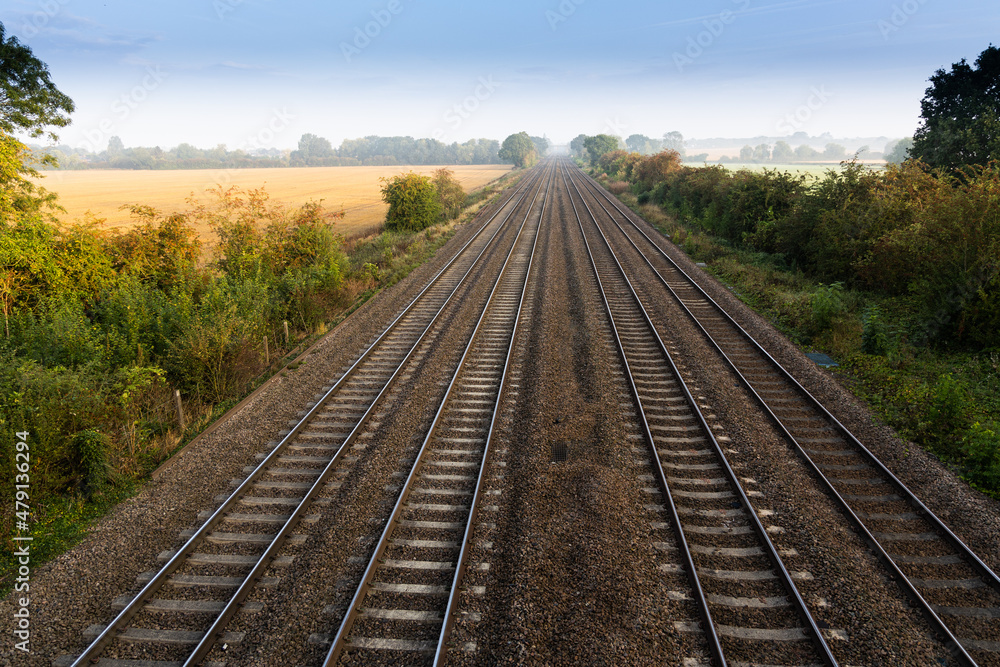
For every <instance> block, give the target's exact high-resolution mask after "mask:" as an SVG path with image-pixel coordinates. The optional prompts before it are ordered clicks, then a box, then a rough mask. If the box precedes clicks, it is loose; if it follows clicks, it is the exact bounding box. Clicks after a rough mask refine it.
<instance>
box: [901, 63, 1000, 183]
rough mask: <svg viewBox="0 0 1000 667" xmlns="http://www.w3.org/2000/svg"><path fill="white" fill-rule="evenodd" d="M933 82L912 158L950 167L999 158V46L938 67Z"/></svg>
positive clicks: (915, 138)
mask: <svg viewBox="0 0 1000 667" xmlns="http://www.w3.org/2000/svg"><path fill="white" fill-rule="evenodd" d="M930 82H931V85H930V87H929V88H928V89H927V93H926V95H925V96H924V99H923V101H921V103H920V116H921V118H922V119H923V124H922V125H921V126H920V127H919V128H918V129H917V133H916V135H915V136H914V138H913V147H912V148H911V149H910V157H914V158H920V159H921V160H923V161H924V162H926V163H927V164H929V165H931V166H933V167H949V168H955V167H961V166H963V165H986V164H988V163H989V162H991V161H993V160H1000V48H997V47H995V46H993V45H990V47H989V48H987V49H986V50H985V51H983V52H982V53H981V54H979V57H978V58H976V62H975V63H974V64H972V65H970V64H969V63H968V62H966V60H965V59H964V58H963V59H962V60H961V61H959V62H957V63H955V64H953V65H952V66H951V71H950V72H949V71H946V70H943V69H939V70H938V71H937V72H935V73H934V76H932V77H931V78H930Z"/></svg>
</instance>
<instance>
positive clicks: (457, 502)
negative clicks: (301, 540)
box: [323, 169, 553, 665]
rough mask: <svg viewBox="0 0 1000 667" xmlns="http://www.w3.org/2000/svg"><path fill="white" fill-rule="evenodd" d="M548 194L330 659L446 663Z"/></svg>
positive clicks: (507, 270) (490, 306)
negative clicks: (348, 658) (346, 658)
mask: <svg viewBox="0 0 1000 667" xmlns="http://www.w3.org/2000/svg"><path fill="white" fill-rule="evenodd" d="M548 171H549V172H550V173H549V174H548V175H547V178H548V180H549V181H550V182H551V179H552V177H553V173H551V172H552V170H551V169H549V170H548ZM545 189H546V190H548V187H547V186H546V188H545ZM546 199H547V193H543V192H542V189H541V188H539V190H538V191H536V194H535V197H534V200H533V201H532V204H531V205H530V206H529V207H528V209H527V211H526V213H525V215H524V218H523V220H522V221H521V224H520V227H519V230H518V236H517V237H516V239H515V242H514V244H513V246H512V248H511V251H510V254H509V255H508V257H507V260H506V262H505V263H504V267H503V269H502V270H501V272H500V275H499V277H498V278H497V281H496V283H495V284H494V286H493V290H492V291H491V293H490V296H489V298H488V300H487V302H486V304H485V306H484V308H483V311H482V314H481V315H480V318H479V320H478V322H477V324H476V328H475V330H474V332H473V334H472V336H471V338H470V340H469V343H468V345H467V346H466V348H465V350H464V352H463V354H462V359H461V361H460V362H459V364H458V367H457V368H456V370H455V373H454V376H453V377H452V379H451V382H450V384H449V386H448V389H447V391H446V392H445V395H444V397H443V399H442V400H441V403H440V406H439V407H438V410H437V413H436V415H435V417H434V420H433V422H432V423H431V426H430V428H429V430H428V432H427V435H426V437H425V438H424V440H423V444H422V445H421V447H420V450H419V452H418V453H417V455H416V457H415V459H414V461H413V465H412V467H411V469H410V471H409V474H408V475H407V477H406V480H405V481H404V483H403V484H402V485H401V487H400V488H399V496H398V499H397V501H396V504H395V506H394V508H393V511H392V514H391V515H390V517H389V519H388V521H387V522H386V524H385V528H384V530H383V531H382V534H381V537H380V538H379V540H378V542H377V543H376V544H375V546H374V549H373V551H372V554H371V557H370V558H369V560H368V564H367V566H366V568H365V572H364V574H363V575H362V577H361V581H360V582H359V584H358V586H357V589H356V591H355V593H354V595H353V598H352V600H351V602H350V604H349V605H348V608H347V610H346V613H345V614H344V617H343V619H342V621H341V623H340V626H339V628H338V629H337V632H336V634H335V635H333V637H332V640H331V642H330V648H329V651H328V653H327V655H326V658H325V660H324V663H323V664H324V665H335V664H337V663H338V661H339V660H340V658H341V657H342V656H345V657H347V656H349V657H350V659H351V660H352V661H360V663H361V664H400V663H402V662H405V663H406V664H423V663H427V664H435V665H437V664H440V663H441V661H442V660H443V658H444V655H445V653H446V652H447V649H448V637H449V633H450V630H451V627H452V624H453V623H454V621H455V618H456V615H457V601H458V597H459V595H460V590H461V585H462V580H463V577H464V574H465V571H466V569H467V568H468V567H469V563H468V552H469V550H470V547H471V540H472V535H473V533H474V528H475V522H476V516H477V514H478V512H479V509H480V506H481V504H482V502H483V500H484V497H485V492H486V489H485V488H484V487H485V478H484V475H485V473H486V470H487V464H488V461H489V458H490V455H491V453H492V450H491V444H492V441H493V433H494V427H495V424H496V422H497V419H498V417H499V409H500V406H501V404H502V398H503V394H504V391H505V383H506V378H507V375H508V371H509V368H510V363H511V354H512V351H513V347H514V339H515V336H516V333H517V329H518V322H519V318H520V314H521V310H522V307H523V304H524V295H525V292H526V290H527V287H528V275H529V274H530V271H531V266H532V260H533V258H534V254H535V247H536V245H537V239H538V232H539V229H540V227H541V219H542V217H543V215H544V213H545V202H546Z"/></svg>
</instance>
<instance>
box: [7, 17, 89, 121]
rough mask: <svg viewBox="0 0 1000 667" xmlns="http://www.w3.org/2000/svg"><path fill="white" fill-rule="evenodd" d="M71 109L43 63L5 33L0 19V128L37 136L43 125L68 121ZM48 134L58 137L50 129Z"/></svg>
mask: <svg viewBox="0 0 1000 667" xmlns="http://www.w3.org/2000/svg"><path fill="white" fill-rule="evenodd" d="M73 109H74V106H73V100H71V99H70V98H69V97H67V96H66V95H64V94H63V93H61V92H60V91H59V89H58V88H56V86H55V84H54V83H52V80H51V79H50V78H49V69H48V67H46V66H45V63H43V62H42V61H40V60H39V59H38V58H36V57H35V56H34V54H32V52H31V49H30V48H29V47H28V46H26V45H24V44H21V43H20V42H19V41H18V40H17V38H16V37H13V36H12V37H9V38H8V37H6V30H5V28H4V25H3V23H0V132H2V133H4V134H13V133H15V132H19V131H20V132H27V133H28V134H29V135H30V136H32V137H40V136H42V135H43V134H45V128H46V127H49V126H52V127H66V126H67V125H69V123H70V119H69V115H68V114H70V113H72V112H73ZM48 136H49V137H50V138H51V139H53V140H55V139H56V138H57V137H56V135H55V133H54V132H53V131H49V133H48Z"/></svg>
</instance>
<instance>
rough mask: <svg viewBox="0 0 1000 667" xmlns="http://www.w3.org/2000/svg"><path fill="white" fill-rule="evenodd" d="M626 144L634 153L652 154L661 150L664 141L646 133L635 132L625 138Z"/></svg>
mask: <svg viewBox="0 0 1000 667" xmlns="http://www.w3.org/2000/svg"><path fill="white" fill-rule="evenodd" d="M625 145H626V146H627V147H628V149H629V150H630V151H632V152H633V153H641V154H643V155H652V154H653V153H657V152H659V150H660V148H661V147H662V146H663V142H661V141H659V140H657V139H652V138H650V137H647V136H646V135H645V134H633V135H631V136H630V137H629V138H628V139H626V140H625Z"/></svg>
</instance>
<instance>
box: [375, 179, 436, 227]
mask: <svg viewBox="0 0 1000 667" xmlns="http://www.w3.org/2000/svg"><path fill="white" fill-rule="evenodd" d="M379 180H381V181H382V183H383V185H382V201H384V202H385V203H387V204H388V205H389V212H388V213H387V214H386V216H385V228H386V229H387V230H389V231H402V230H408V231H419V230H421V229H426V228H427V227H429V226H431V225H433V224H434V223H435V222H437V221H438V220H439V219H440V218H441V213H442V207H441V201H440V200H439V199H438V193H437V190H436V189H435V187H434V183H433V182H432V181H431V179H430V178H428V177H427V176H421V175H420V174H416V173H414V172H412V171H411V172H410V173H408V174H401V175H399V176H393V177H392V178H381V179H379Z"/></svg>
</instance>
